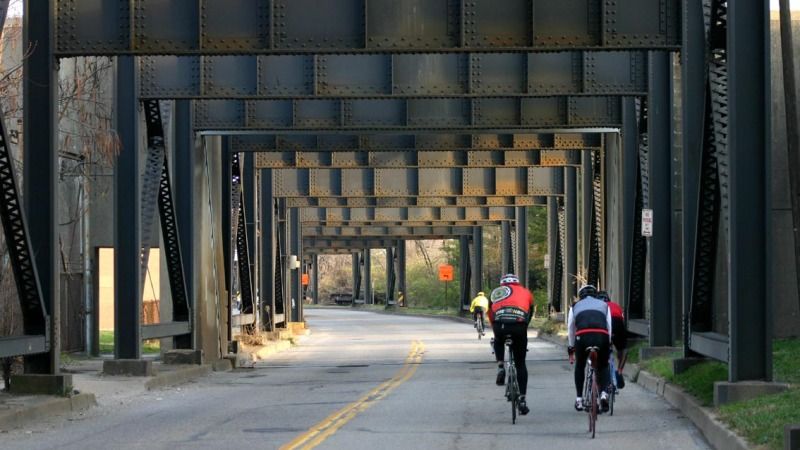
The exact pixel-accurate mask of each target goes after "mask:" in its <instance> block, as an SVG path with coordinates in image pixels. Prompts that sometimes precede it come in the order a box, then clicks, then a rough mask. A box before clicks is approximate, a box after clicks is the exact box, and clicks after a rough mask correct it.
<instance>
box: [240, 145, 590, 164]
mask: <svg viewBox="0 0 800 450" xmlns="http://www.w3.org/2000/svg"><path fill="white" fill-rule="evenodd" d="M584 151H589V150H583V149H580V150H555V149H553V150H472V151H467V150H405V151H375V152H368V151H344V150H342V151H322V152H298V151H286V152H260V153H256V168H258V169H270V168H309V169H324V168H339V169H346V168H354V167H362V168H363V167H371V168H393V167H404V168H414V167H475V168H479V167H486V168H489V167H496V168H501V167H552V166H566V165H575V166H577V165H579V164H580V162H581V153H582V152H584Z"/></svg>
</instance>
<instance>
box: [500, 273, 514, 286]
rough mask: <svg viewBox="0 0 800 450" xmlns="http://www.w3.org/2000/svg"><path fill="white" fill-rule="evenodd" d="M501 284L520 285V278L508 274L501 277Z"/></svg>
mask: <svg viewBox="0 0 800 450" xmlns="http://www.w3.org/2000/svg"><path fill="white" fill-rule="evenodd" d="M500 284H519V278H517V276H516V275H514V274H513V273H507V274H505V275H503V276H502V277H500Z"/></svg>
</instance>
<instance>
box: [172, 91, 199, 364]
mask: <svg viewBox="0 0 800 450" xmlns="http://www.w3.org/2000/svg"><path fill="white" fill-rule="evenodd" d="M174 142H175V146H174V148H175V156H174V157H173V158H172V160H173V161H176V162H177V161H180V164H175V163H173V165H172V167H173V169H172V170H173V173H174V179H175V221H176V223H177V225H178V230H180V234H179V236H178V239H179V242H180V246H181V262H182V264H183V277H184V280H185V284H186V301H187V305H186V306H187V307H188V308H189V317H188V318H187V320H189V322H190V323H191V324H192V334H190V335H184V336H176V337H175V338H174V341H173V344H174V346H175V348H178V349H192V348H194V349H197V348H199V346H198V341H197V324H198V323H199V321H198V316H197V310H198V308H196V307H195V293H196V292H197V289H196V287H195V286H196V285H195V283H197V278H196V275H195V267H196V266H195V250H194V249H195V245H196V244H195V225H194V222H195V204H194V190H195V186H196V183H195V180H194V172H193V170H192V169H193V167H194V165H195V159H196V158H195V151H194V130H193V129H192V106H191V102H190V101H189V100H176V101H175V140H174Z"/></svg>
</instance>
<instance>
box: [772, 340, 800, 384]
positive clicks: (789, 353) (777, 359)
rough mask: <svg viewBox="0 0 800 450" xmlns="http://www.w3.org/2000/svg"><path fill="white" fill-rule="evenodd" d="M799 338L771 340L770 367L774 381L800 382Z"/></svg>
mask: <svg viewBox="0 0 800 450" xmlns="http://www.w3.org/2000/svg"><path fill="white" fill-rule="evenodd" d="M798 356H800V338H794V339H776V340H774V341H772V367H773V372H774V374H775V380H776V381H783V382H786V383H792V384H800V359H799V358H798Z"/></svg>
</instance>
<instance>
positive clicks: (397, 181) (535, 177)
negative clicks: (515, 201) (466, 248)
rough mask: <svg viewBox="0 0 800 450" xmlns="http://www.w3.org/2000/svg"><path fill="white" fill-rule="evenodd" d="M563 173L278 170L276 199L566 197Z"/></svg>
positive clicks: (541, 170)
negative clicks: (564, 195)
mask: <svg viewBox="0 0 800 450" xmlns="http://www.w3.org/2000/svg"><path fill="white" fill-rule="evenodd" d="M562 170H563V169H561V168H560V167H552V168H551V167H529V168H517V167H507V168H506V167H504V168H436V169H432V168H418V169H416V168H391V169H371V168H360V169H273V177H274V186H275V196H276V197H347V198H353V197H442V196H445V197H462V196H464V197H480V196H505V197H512V196H534V195H536V196H542V195H561V194H563V191H564V187H563V181H562V180H563V177H562V175H561V171H562Z"/></svg>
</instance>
